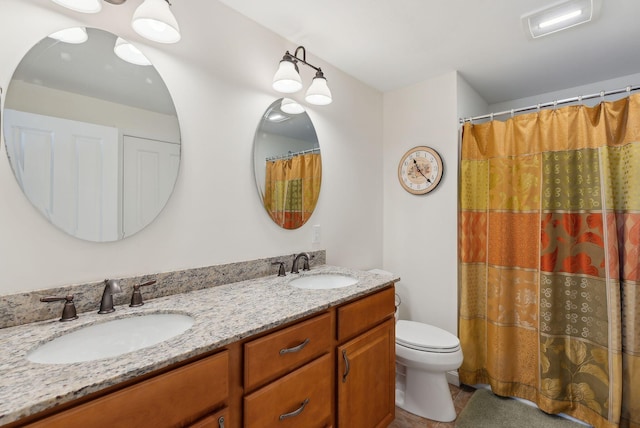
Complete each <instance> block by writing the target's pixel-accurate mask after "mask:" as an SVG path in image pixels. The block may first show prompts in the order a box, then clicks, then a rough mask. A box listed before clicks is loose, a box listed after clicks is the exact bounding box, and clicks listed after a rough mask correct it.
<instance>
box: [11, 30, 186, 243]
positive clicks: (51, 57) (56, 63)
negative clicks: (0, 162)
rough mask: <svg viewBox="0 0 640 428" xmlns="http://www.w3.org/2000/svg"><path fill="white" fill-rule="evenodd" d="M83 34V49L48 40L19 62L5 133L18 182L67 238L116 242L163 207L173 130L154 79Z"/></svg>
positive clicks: (150, 70) (173, 172) (102, 34)
mask: <svg viewBox="0 0 640 428" xmlns="http://www.w3.org/2000/svg"><path fill="white" fill-rule="evenodd" d="M86 31H87V36H88V39H87V40H86V41H85V42H83V43H80V44H70V43H64V42H62V41H60V40H57V39H55V38H53V37H46V38H45V39H43V40H41V41H40V42H39V43H38V44H36V45H35V46H34V47H33V48H31V50H29V52H27V53H26V54H25V56H24V58H23V59H22V61H21V62H20V63H19V64H18V66H17V68H16V70H15V72H14V74H13V76H12V79H11V81H10V83H9V87H8V90H7V94H6V100H5V105H4V107H5V109H4V121H3V122H4V123H3V124H2V125H3V130H4V137H5V143H6V144H5V145H6V149H7V155H8V156H9V161H10V163H11V166H12V168H13V172H14V175H15V177H16V181H17V182H18V184H19V185H20V187H21V188H22V190H23V192H24V194H25V196H26V197H27V198H28V199H29V201H30V202H31V203H32V204H33V205H34V206H35V207H36V208H37V209H38V211H40V212H41V213H42V215H43V216H44V217H45V218H46V219H47V220H48V221H49V222H50V223H51V224H53V225H55V226H56V227H58V228H60V229H61V230H63V231H64V232H66V233H68V234H70V235H72V236H74V237H77V238H80V239H84V240H88V241H96V242H104V241H115V240H119V239H122V238H125V237H128V236H131V235H133V234H134V233H136V232H138V231H140V230H141V229H142V228H144V227H145V226H147V225H148V224H149V223H151V222H152V221H153V220H154V219H155V218H156V217H157V216H158V215H159V213H160V212H161V210H162V208H163V207H164V205H165V204H166V203H167V201H168V199H169V196H170V195H171V192H172V191H173V187H174V183H175V181H176V179H177V175H178V166H179V163H180V144H181V141H180V140H181V137H180V126H179V122H178V117H177V114H176V110H175V106H174V104H173V100H172V99H171V95H170V94H169V91H168V89H167V87H166V85H165V84H164V81H163V79H162V78H161V76H160V75H159V74H158V72H157V70H156V69H155V68H154V67H153V66H152V65H148V66H141V65H137V64H132V63H129V62H127V61H125V60H123V59H121V58H119V57H118V56H116V54H115V53H114V46H115V44H116V40H117V36H116V35H114V34H111V33H108V32H106V31H103V30H98V29H95V28H87V29H86ZM125 174H126V177H125ZM130 186H131V187H130Z"/></svg>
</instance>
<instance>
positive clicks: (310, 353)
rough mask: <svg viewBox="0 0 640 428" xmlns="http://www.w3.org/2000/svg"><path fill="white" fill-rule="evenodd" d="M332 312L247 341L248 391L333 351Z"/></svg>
mask: <svg viewBox="0 0 640 428" xmlns="http://www.w3.org/2000/svg"><path fill="white" fill-rule="evenodd" d="M330 347H331V313H325V314H323V315H320V316H317V317H315V318H312V319H310V320H307V321H304V322H301V323H299V324H296V325H294V326H291V327H288V328H285V329H283V330H280V331H276V332H275V333H271V334H269V335H267V336H264V337H261V338H260V339H256V340H253V341H251V342H248V343H246V344H245V345H244V357H245V363H244V386H245V390H246V391H251V390H253V389H255V388H256V387H259V386H261V385H264V384H265V383H267V382H269V381H271V380H273V379H275V378H277V377H279V376H281V375H283V374H285V373H288V372H290V371H292V370H294V369H296V368H298V367H300V366H302V365H303V364H304V363H306V362H307V361H311V360H312V359H314V358H316V357H318V356H320V355H322V354H324V353H325V352H329V350H330Z"/></svg>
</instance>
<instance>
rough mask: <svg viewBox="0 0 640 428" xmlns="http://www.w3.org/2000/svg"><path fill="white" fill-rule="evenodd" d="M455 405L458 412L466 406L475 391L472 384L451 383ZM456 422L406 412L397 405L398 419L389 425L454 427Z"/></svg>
mask: <svg viewBox="0 0 640 428" xmlns="http://www.w3.org/2000/svg"><path fill="white" fill-rule="evenodd" d="M449 390H451V397H452V398H453V405H454V407H455V409H456V414H458V415H459V414H460V412H461V411H462V409H464V406H466V405H467V403H468V402H469V398H471V396H472V395H473V393H474V392H475V389H473V388H471V387H470V386H466V385H461V386H460V387H457V386H454V385H451V384H449ZM455 426H456V422H455V421H453V422H436V421H432V420H431V419H425V418H421V417H419V416H416V415H414V414H412V413H409V412H406V411H404V410H402V409H400V408H398V407H396V419H395V420H394V421H393V422H392V423H391V425H389V428H425V427H426V428H454V427H455Z"/></svg>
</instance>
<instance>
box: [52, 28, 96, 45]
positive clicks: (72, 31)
mask: <svg viewBox="0 0 640 428" xmlns="http://www.w3.org/2000/svg"><path fill="white" fill-rule="evenodd" d="M49 37H51V38H52V39H56V40H60V41H61V42H65V43H73V44H74V45H78V44H80V43H84V42H86V41H87V40H88V39H89V36H88V35H87V29H86V28H84V27H72V28H65V29H64V30H60V31H56V32H55V33H51V34H49Z"/></svg>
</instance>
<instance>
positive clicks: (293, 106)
mask: <svg viewBox="0 0 640 428" xmlns="http://www.w3.org/2000/svg"><path fill="white" fill-rule="evenodd" d="M253 166H254V173H255V177H256V184H257V186H258V193H259V195H260V200H261V201H262V205H263V206H264V208H265V210H266V211H267V213H268V214H269V216H270V217H271V219H272V220H273V221H274V222H275V223H276V224H277V225H278V226H280V227H282V228H284V229H297V228H299V227H300V226H302V225H303V224H305V223H306V222H307V220H309V218H310V217H311V214H313V210H314V208H315V206H316V203H317V202H318V196H319V195H320V181H321V179H322V161H321V158H320V144H319V143H318V136H317V135H316V130H315V128H314V127H313V123H312V122H311V119H310V118H309V115H308V114H307V112H306V111H305V110H304V108H303V107H302V106H301V105H300V104H298V103H296V102H295V101H293V100H291V99H288V98H281V99H279V100H276V101H275V102H274V103H273V104H271V105H270V106H269V108H268V109H267V110H266V111H265V112H264V114H263V115H262V118H261V119H260V123H259V124H258V129H257V130H256V135H255V138H254V141H253Z"/></svg>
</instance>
